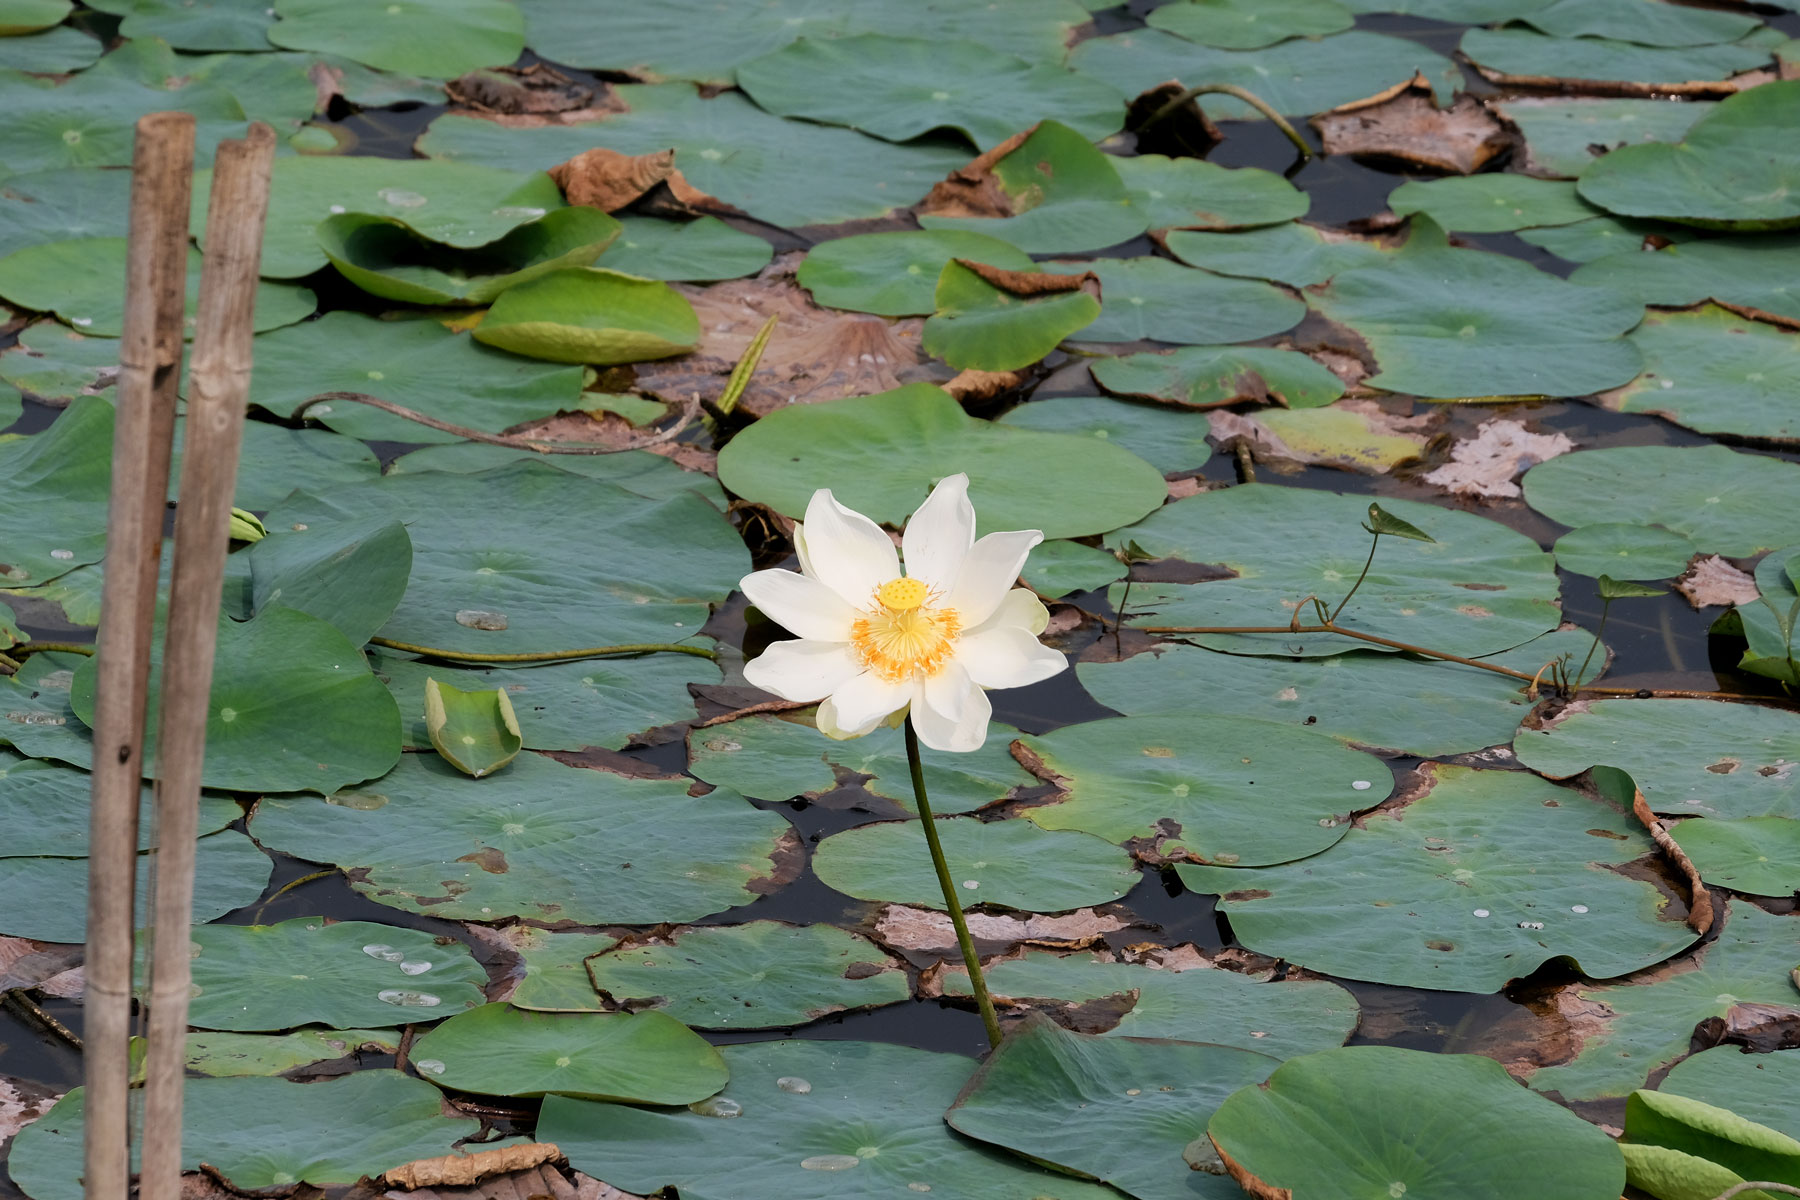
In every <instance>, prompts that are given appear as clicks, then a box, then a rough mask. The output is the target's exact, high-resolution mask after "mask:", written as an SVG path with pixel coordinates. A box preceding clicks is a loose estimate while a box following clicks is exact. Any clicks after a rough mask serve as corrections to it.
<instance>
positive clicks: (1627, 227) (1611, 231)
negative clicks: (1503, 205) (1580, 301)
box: [1519, 217, 1696, 263]
mask: <svg viewBox="0 0 1800 1200" xmlns="http://www.w3.org/2000/svg"><path fill="white" fill-rule="evenodd" d="M1695 236H1696V235H1695V233H1694V231H1693V230H1691V229H1684V228H1683V227H1682V226H1680V225H1664V224H1661V223H1659V222H1656V221H1636V220H1632V219H1630V218H1626V219H1624V220H1621V219H1620V218H1618V217H1589V218H1588V219H1587V220H1585V221H1576V222H1574V223H1573V224H1569V225H1555V226H1550V227H1548V228H1544V229H1524V230H1521V231H1520V232H1519V240H1520V241H1522V242H1526V243H1529V244H1530V245H1533V246H1541V247H1542V248H1544V249H1545V250H1548V251H1549V252H1550V253H1552V254H1554V255H1556V257H1558V258H1561V259H1566V260H1568V261H1569V262H1574V263H1590V262H1593V261H1594V260H1595V259H1597V258H1606V257H1607V256H1608V255H1613V254H1635V253H1638V252H1641V251H1643V250H1645V249H1646V248H1647V242H1648V239H1650V238H1653V237H1654V238H1659V239H1665V240H1669V241H1676V242H1685V241H1690V240H1692V239H1693V238H1694V237H1695Z"/></svg>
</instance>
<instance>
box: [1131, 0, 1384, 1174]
mask: <svg viewBox="0 0 1800 1200" xmlns="http://www.w3.org/2000/svg"><path fill="white" fill-rule="evenodd" d="M1146 21H1147V23H1148V24H1149V26H1150V27H1151V28H1152V29H1161V30H1165V31H1167V32H1169V33H1172V34H1174V35H1175V36H1176V37H1183V38H1186V39H1187V40H1188V41H1190V42H1199V43H1200V44H1201V45H1202V46H1217V47H1219V48H1220V49H1223V50H1260V49H1262V48H1263V47H1264V46H1273V45H1274V44H1275V43H1276V42H1283V41H1286V40H1287V39H1288V38H1293V37H1322V36H1324V35H1325V34H1328V33H1341V32H1342V31H1344V30H1346V29H1349V28H1350V27H1351V26H1352V25H1353V24H1355V23H1356V18H1355V16H1354V15H1353V14H1352V13H1351V11H1350V10H1349V9H1347V8H1345V7H1344V6H1343V5H1342V4H1339V3H1338V2H1337V0H1274V2H1273V3H1270V2H1269V0H1182V3H1179V4H1165V5H1163V6H1162V7H1161V8H1157V9H1153V10H1151V12H1150V14H1149V16H1148V17H1147V18H1146ZM1127 1190H1130V1189H1127Z"/></svg>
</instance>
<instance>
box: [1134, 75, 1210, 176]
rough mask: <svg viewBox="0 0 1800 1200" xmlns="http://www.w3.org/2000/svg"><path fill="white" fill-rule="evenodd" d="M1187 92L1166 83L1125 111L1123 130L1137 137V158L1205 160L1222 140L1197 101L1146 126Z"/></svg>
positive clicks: (1189, 102)
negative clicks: (1168, 157) (1159, 157)
mask: <svg viewBox="0 0 1800 1200" xmlns="http://www.w3.org/2000/svg"><path fill="white" fill-rule="evenodd" d="M1186 90H1187V89H1186V88H1184V87H1182V86H1181V84H1180V83H1178V82H1176V81H1174V80H1169V81H1168V82H1166V83H1159V84H1157V85H1156V86H1155V87H1153V88H1151V89H1150V90H1149V91H1146V92H1143V93H1142V94H1140V95H1139V96H1138V97H1137V98H1136V99H1135V100H1133V101H1132V102H1131V103H1130V104H1129V105H1128V106H1126V109H1125V128H1126V129H1129V130H1130V131H1131V132H1132V133H1135V134H1137V151H1138V153H1139V154H1166V155H1168V156H1170V157H1171V158H1182V157H1192V158H1205V157H1206V152H1207V151H1208V150H1211V149H1212V148H1213V147H1214V146H1216V145H1218V144H1219V143H1220V142H1222V141H1224V140H1225V135H1224V134H1222V133H1220V132H1219V127H1218V126H1217V125H1214V124H1213V123H1212V118H1210V117H1208V116H1207V115H1206V112H1205V110H1204V109H1202V108H1201V107H1200V102H1199V100H1198V99H1197V98H1196V99H1194V100H1189V101H1188V102H1187V103H1186V104H1183V105H1182V106H1181V107H1180V108H1178V109H1176V110H1175V111H1174V112H1172V113H1170V114H1169V115H1168V116H1166V117H1164V118H1163V119H1162V120H1160V121H1158V122H1157V123H1156V124H1154V125H1149V126H1146V122H1148V121H1149V120H1150V119H1151V118H1152V117H1154V116H1156V114H1157V113H1159V112H1161V111H1162V110H1163V109H1164V108H1166V107H1168V104H1169V101H1171V100H1173V99H1174V98H1175V97H1177V96H1179V95H1181V93H1182V92H1184V91H1186Z"/></svg>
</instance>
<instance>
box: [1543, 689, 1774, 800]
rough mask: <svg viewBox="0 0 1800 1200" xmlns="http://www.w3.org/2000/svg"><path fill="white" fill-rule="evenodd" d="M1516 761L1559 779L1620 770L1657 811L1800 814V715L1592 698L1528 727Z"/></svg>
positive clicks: (1711, 703) (1710, 703)
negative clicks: (1551, 719)
mask: <svg viewBox="0 0 1800 1200" xmlns="http://www.w3.org/2000/svg"><path fill="white" fill-rule="evenodd" d="M1514 749H1515V750H1516V751H1517V753H1518V755H1519V761H1520V762H1522V763H1524V764H1525V765H1526V766H1528V767H1530V768H1531V769H1532V770H1534V771H1537V772H1539V773H1540V774H1543V775H1548V776H1550V777H1551V778H1553V779H1566V778H1568V777H1569V776H1571V775H1577V774H1579V773H1580V772H1582V771H1585V770H1587V769H1588V768H1589V767H1593V766H1608V767H1617V768H1619V769H1620V770H1621V771H1624V772H1626V773H1627V774H1629V775H1630V776H1631V777H1632V779H1634V780H1635V781H1636V782H1637V785H1638V787H1639V788H1641V789H1642V790H1643V793H1644V798H1645V799H1646V800H1648V801H1649V802H1650V807H1651V809H1652V810H1654V811H1656V812H1660V813H1671V814H1676V815H1680V816H1703V817H1764V816H1782V817H1800V714H1795V713H1791V712H1787V711H1784V710H1782V709H1777V708H1760V707H1755V706H1751V705H1743V704H1727V703H1723V702H1721V701H1717V700H1680V699H1671V700H1590V701H1587V702H1586V703H1584V704H1582V705H1578V706H1575V707H1573V708H1571V709H1567V710H1565V711H1564V714H1563V715H1562V716H1561V717H1560V718H1559V719H1557V720H1556V721H1555V723H1554V724H1550V725H1548V726H1547V727H1545V728H1543V729H1522V730H1520V731H1519V737H1518V741H1517V742H1516V743H1515V744H1514Z"/></svg>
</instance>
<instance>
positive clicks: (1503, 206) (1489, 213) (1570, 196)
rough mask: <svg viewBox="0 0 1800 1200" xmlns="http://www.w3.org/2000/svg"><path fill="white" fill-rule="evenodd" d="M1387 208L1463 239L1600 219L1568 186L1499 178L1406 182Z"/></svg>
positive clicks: (1525, 178) (1553, 181) (1518, 177)
mask: <svg viewBox="0 0 1800 1200" xmlns="http://www.w3.org/2000/svg"><path fill="white" fill-rule="evenodd" d="M1640 2H1647V0H1640ZM1388 207H1389V208H1391V209H1393V210H1394V211H1395V212H1396V213H1399V214H1400V215H1401V216H1403V217H1404V216H1410V215H1412V214H1413V213H1424V214H1425V215H1426V216H1428V217H1430V218H1431V219H1432V220H1433V221H1435V222H1437V223H1438V224H1439V225H1440V226H1442V227H1443V228H1445V229H1455V230H1459V231H1461V232H1464V233H1505V232H1509V231H1511V230H1515V229H1526V228H1529V227H1533V226H1543V225H1572V224H1574V223H1575V222H1576V221H1584V220H1587V219H1589V218H1591V217H1596V216H1599V215H1600V210H1599V209H1597V208H1595V207H1594V206H1593V205H1591V204H1589V203H1587V202H1586V201H1584V200H1582V199H1581V197H1579V196H1577V195H1576V194H1575V185H1574V184H1573V183H1568V182H1565V181H1563V180H1560V179H1533V178H1532V177H1531V176H1529V175H1503V174H1487V175H1467V176H1462V177H1460V178H1455V177H1453V178H1450V179H1429V180H1427V179H1414V180H1409V181H1408V182H1406V183H1403V184H1401V185H1400V186H1399V187H1397V188H1395V189H1394V190H1393V191H1392V192H1390V193H1389V194H1388Z"/></svg>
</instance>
